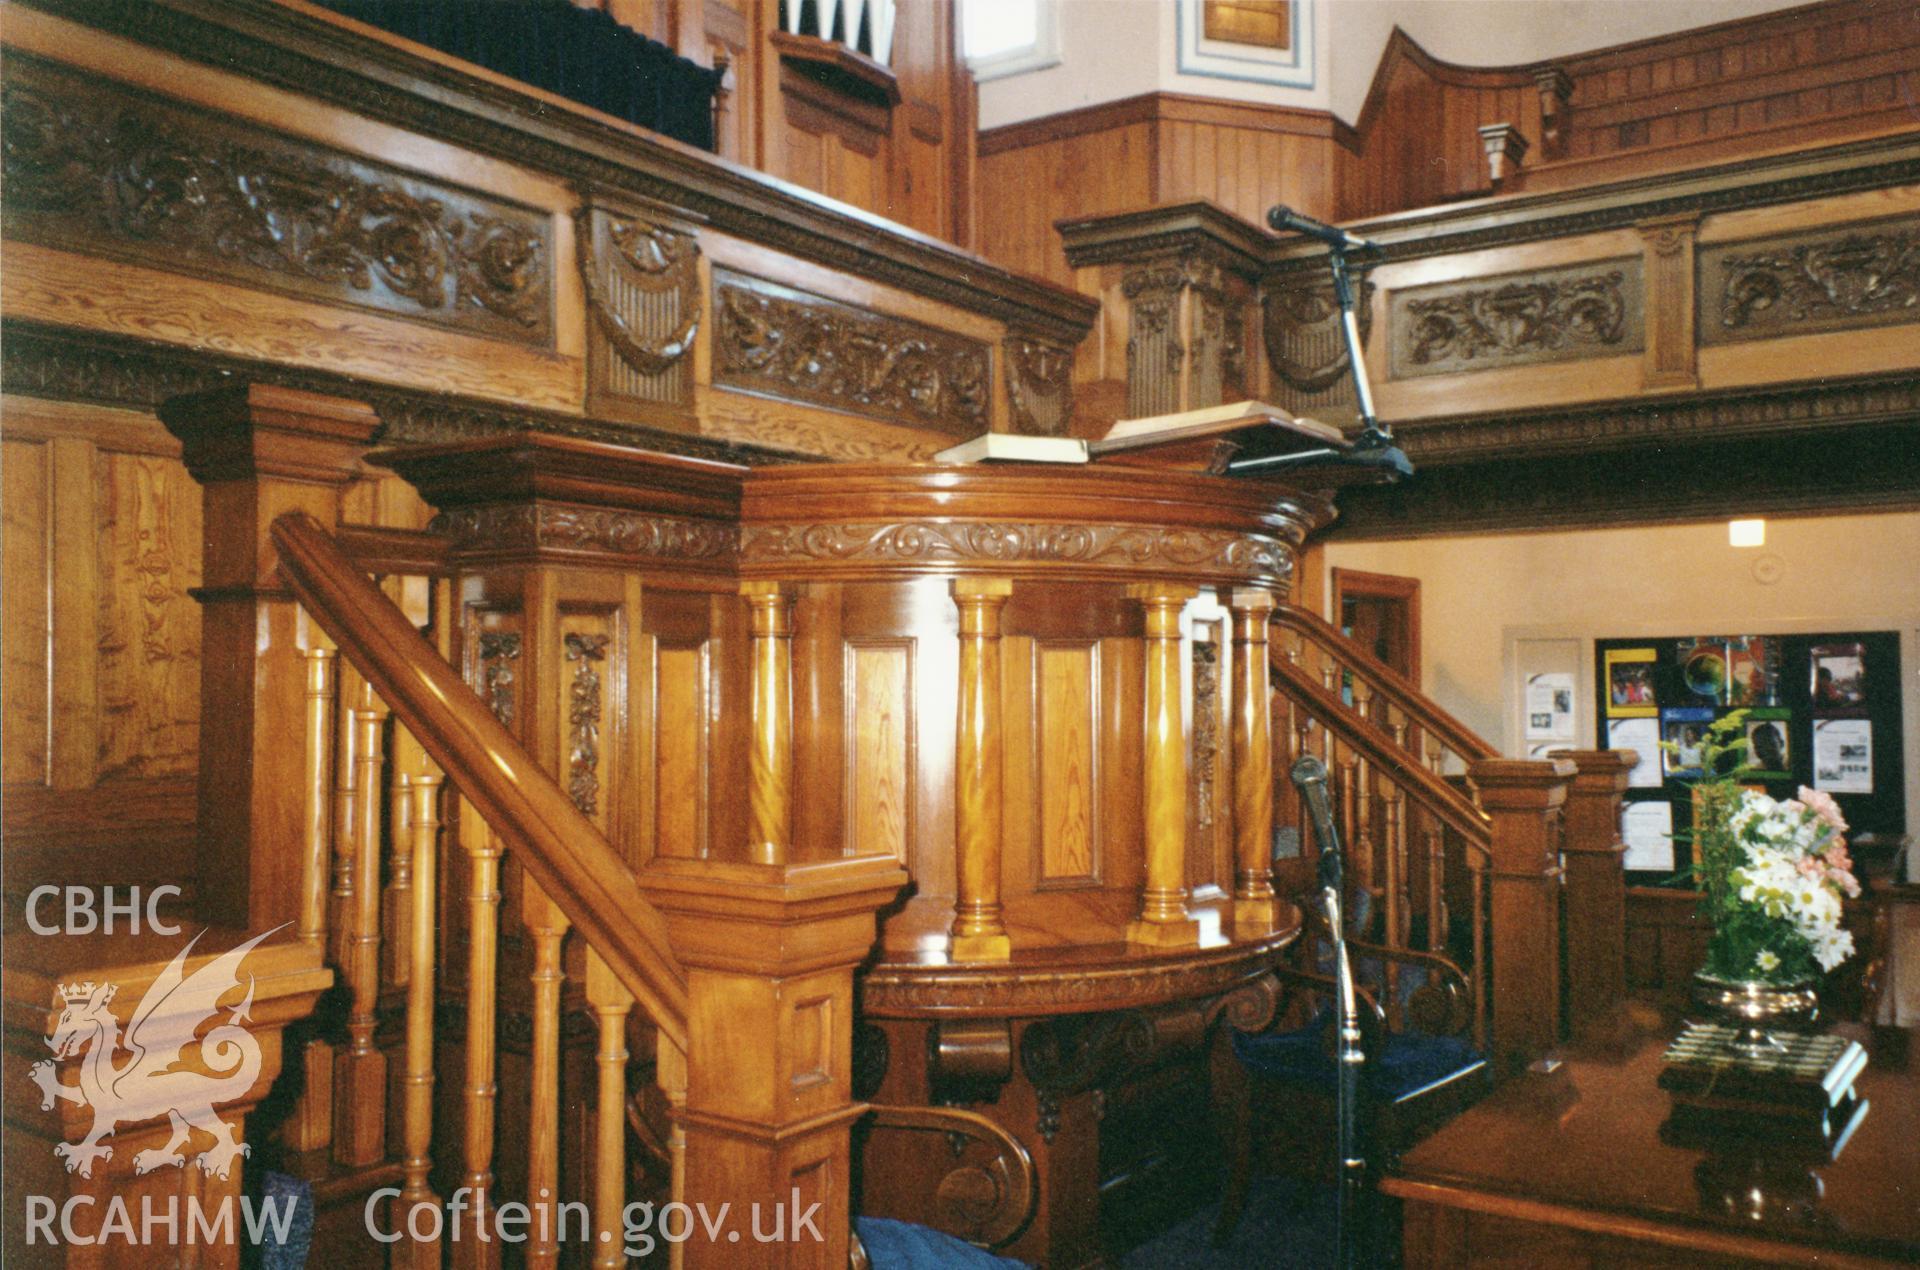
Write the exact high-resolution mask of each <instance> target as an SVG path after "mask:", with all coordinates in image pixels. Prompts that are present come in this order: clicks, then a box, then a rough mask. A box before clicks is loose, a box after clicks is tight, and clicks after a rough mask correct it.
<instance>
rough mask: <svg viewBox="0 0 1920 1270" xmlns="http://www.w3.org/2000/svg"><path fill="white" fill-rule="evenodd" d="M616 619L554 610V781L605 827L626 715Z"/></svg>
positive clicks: (623, 651) (623, 663)
mask: <svg viewBox="0 0 1920 1270" xmlns="http://www.w3.org/2000/svg"><path fill="white" fill-rule="evenodd" d="M617 625H618V619H617V617H616V616H614V615H613V614H610V613H604V612H594V611H585V612H568V611H566V610H564V609H563V610H562V612H561V615H560V647H559V649H558V660H559V667H558V669H559V674H558V675H556V676H555V683H554V687H555V690H556V691H557V692H558V693H559V698H560V700H559V712H558V719H559V725H560V729H561V744H560V785H561V787H562V788H563V789H565V790H566V791H567V796H568V797H569V798H571V799H572V800H573V805H574V806H575V807H577V808H579V809H580V812H581V814H582V815H584V816H586V817H587V818H588V819H590V820H592V821H593V822H594V823H595V824H597V825H599V826H600V827H601V829H602V830H605V829H606V828H607V826H608V824H609V821H610V820H611V819H612V811H611V806H612V803H613V801H614V798H613V794H612V791H611V789H610V786H611V785H613V784H614V783H615V782H616V780H617V779H618V777H617V764H616V763H615V762H614V756H615V755H617V754H619V753H620V752H621V747H620V744H619V736H620V732H621V729H622V727H623V725H624V722H625V719H626V713H627V712H626V680H625V674H624V671H625V668H626V649H625V648H624V646H623V644H622V641H620V640H618V639H617V633H618V632H617Z"/></svg>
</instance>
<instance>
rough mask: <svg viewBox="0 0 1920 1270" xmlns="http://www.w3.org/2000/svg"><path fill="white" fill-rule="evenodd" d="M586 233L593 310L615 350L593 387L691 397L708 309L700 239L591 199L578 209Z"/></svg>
mask: <svg viewBox="0 0 1920 1270" xmlns="http://www.w3.org/2000/svg"><path fill="white" fill-rule="evenodd" d="M580 240H581V243H582V245H583V248H584V250H582V252H581V253H580V269H581V275H582V278H583V280H584V281H585V283H586V292H587V311H588V312H589V313H591V314H592V315H593V322H594V327H595V330H596V331H597V332H598V334H599V335H600V336H601V337H602V339H603V340H604V342H605V350H606V351H607V352H608V353H609V354H610V355H609V356H607V357H606V358H604V359H603V362H602V364H599V365H597V366H596V367H595V368H594V374H593V382H594V386H595V387H596V388H597V389H599V390H600V391H602V392H605V393H608V394H610V395H613V396H616V397H620V398H625V399H628V400H631V401H637V402H647V403H653V404H657V405H672V406H685V405H688V404H690V402H691V399H692V390H693V384H692V377H691V373H690V372H691V370H692V359H691V358H690V357H689V354H690V353H691V352H692V351H693V341H694V337H695V335H697V334H698V333H699V330H700V321H701V317H702V314H703V312H704V310H703V307H702V303H701V295H700V272H699V260H700V244H699V241H698V240H697V239H696V238H695V237H694V236H693V234H691V233H689V232H687V231H685V230H682V229H678V228H675V227H673V226H670V225H666V224H661V223H659V222H656V221H653V220H650V219H648V218H646V217H643V216H639V215H633V214H630V213H628V212H626V211H624V210H622V211H615V210H611V209H608V208H605V207H594V206H591V205H590V206H587V207H585V208H582V209H581V212H580Z"/></svg>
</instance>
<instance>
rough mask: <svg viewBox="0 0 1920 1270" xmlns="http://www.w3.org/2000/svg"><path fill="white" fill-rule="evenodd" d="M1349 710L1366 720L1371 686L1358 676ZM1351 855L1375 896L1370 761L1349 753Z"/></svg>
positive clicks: (1377, 881)
mask: <svg viewBox="0 0 1920 1270" xmlns="http://www.w3.org/2000/svg"><path fill="white" fill-rule="evenodd" d="M1353 702H1354V704H1353V712H1354V714H1355V715H1356V716H1358V717H1359V718H1360V719H1361V720H1362V721H1370V719H1371V715H1370V710H1369V708H1370V707H1371V705H1372V703H1373V690H1372V689H1371V688H1370V687H1368V686H1367V682H1366V680H1364V679H1361V678H1360V677H1359V676H1357V675H1356V676H1354V679H1353ZM1353 760H1354V768H1353V777H1354V786H1353V815H1354V819H1353V837H1352V839H1351V841H1352V843H1353V859H1354V868H1355V872H1356V873H1357V874H1358V875H1359V878H1360V884H1361V885H1362V886H1364V887H1366V889H1367V893H1368V894H1370V895H1372V896H1373V897H1374V898H1375V899H1379V898H1380V896H1381V886H1380V873H1381V869H1380V862H1379V859H1378V858H1377V857H1378V854H1379V853H1378V851H1377V850H1376V847H1377V845H1378V844H1376V843H1375V841H1374V835H1373V802H1374V797H1373V790H1374V767H1373V763H1372V762H1371V761H1370V760H1369V759H1368V758H1367V757H1366V756H1365V755H1364V754H1360V753H1358V752H1356V753H1355V754H1354V755H1353Z"/></svg>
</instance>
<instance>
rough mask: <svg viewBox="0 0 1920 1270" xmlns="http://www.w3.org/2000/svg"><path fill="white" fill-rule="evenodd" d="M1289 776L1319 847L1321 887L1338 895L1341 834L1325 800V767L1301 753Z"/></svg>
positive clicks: (1339, 888) (1328, 803)
mask: <svg viewBox="0 0 1920 1270" xmlns="http://www.w3.org/2000/svg"><path fill="white" fill-rule="evenodd" d="M1288 775H1289V776H1291V777H1292V778H1293V784H1294V788H1296V789H1298V790H1299V791H1300V798H1301V801H1302V802H1304V803H1305V804H1306V805H1307V820H1308V822H1309V823H1310V824H1311V825H1312V827H1313V837H1314V840H1315V841H1316V842H1317V843H1318V844H1319V847H1320V879H1319V881H1320V885H1321V886H1322V887H1323V888H1331V889H1332V891H1333V893H1334V894H1335V895H1338V894H1339V893H1340V890H1341V885H1340V882H1341V879H1340V831H1339V830H1337V829H1335V828H1334V825H1333V806H1332V804H1331V803H1330V802H1329V801H1328V799H1327V765H1326V764H1325V763H1322V762H1321V761H1320V760H1319V759H1317V758H1315V757H1314V756H1313V755H1311V754H1303V755H1301V757H1300V759H1299V761H1298V762H1296V763H1295V764H1294V765H1293V770H1292V771H1291V772H1289V773H1288Z"/></svg>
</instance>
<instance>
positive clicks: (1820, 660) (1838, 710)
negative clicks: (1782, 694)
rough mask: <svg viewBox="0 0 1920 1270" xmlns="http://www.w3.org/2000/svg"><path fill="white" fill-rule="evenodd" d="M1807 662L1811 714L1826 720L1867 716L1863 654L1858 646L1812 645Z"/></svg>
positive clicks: (1864, 650)
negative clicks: (1811, 704)
mask: <svg viewBox="0 0 1920 1270" xmlns="http://www.w3.org/2000/svg"><path fill="white" fill-rule="evenodd" d="M1807 653H1808V660H1809V661H1810V662H1811V673H1812V679H1811V681H1810V686H1811V688H1812V692H1813V712H1814V713H1815V714H1816V715H1824V716H1826V717H1828V718H1834V717H1840V718H1845V717H1848V716H1859V715H1863V714H1865V713H1866V712H1867V656H1866V654H1867V650H1866V649H1865V648H1864V647H1863V646H1861V645H1859V644H1815V645H1814V646H1813V647H1812V648H1810V649H1808V650H1807Z"/></svg>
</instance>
